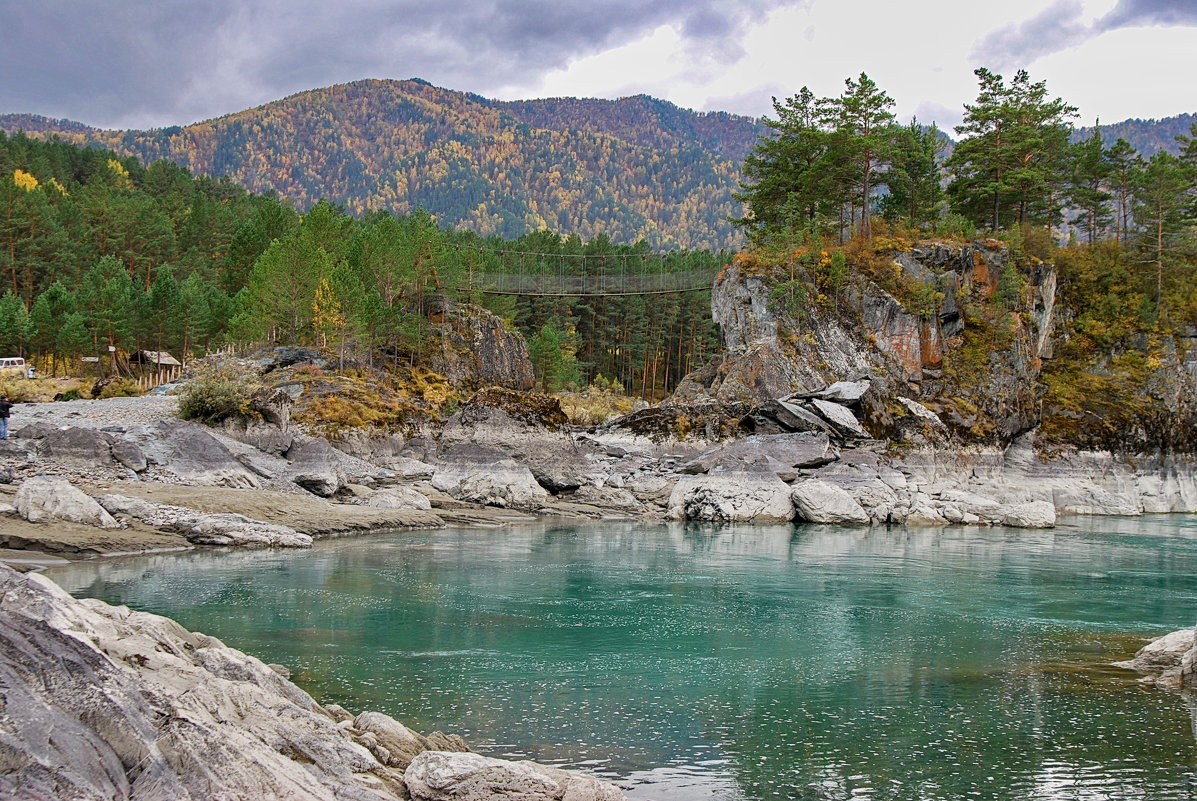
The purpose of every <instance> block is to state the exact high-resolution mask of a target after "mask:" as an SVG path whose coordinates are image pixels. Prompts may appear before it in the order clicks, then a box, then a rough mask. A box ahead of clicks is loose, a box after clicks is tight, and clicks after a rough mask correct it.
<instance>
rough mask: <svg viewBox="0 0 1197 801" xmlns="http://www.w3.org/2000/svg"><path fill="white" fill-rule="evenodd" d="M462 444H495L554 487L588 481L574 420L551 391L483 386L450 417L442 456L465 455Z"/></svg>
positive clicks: (573, 486) (449, 458) (571, 486)
mask: <svg viewBox="0 0 1197 801" xmlns="http://www.w3.org/2000/svg"><path fill="white" fill-rule="evenodd" d="M463 445H465V446H479V447H482V448H489V449H493V450H495V451H498V452H500V453H502V454H503V456H504V457H507V458H509V459H512V460H514V461H516V462H518V463H520V464H522V465H526V466H527V467H528V469H530V470H531V471H532V474H533V475H534V476H535V477H536V480H537V481H538V482H539V483H540V484H541V486H543V487H544V488H545V489H547V490H550V491H553V492H561V491H564V490H572V489H576V488H578V487H579V486H581V485H582V484H583V483H584V482H585V477H584V475H583V473H582V471H581V469H580V463H581V454H580V453H579V451H578V446H577V444H576V443H575V442H574V439H573V436H572V433H571V431H570V427H569V420H568V419H567V418H566V416H565V413H564V412H563V411H562V410H561V404H560V402H559V401H558V400H557V399H556V398H554V397H552V396H550V395H543V394H541V393H538V392H516V391H514V390H509V389H502V388H499V387H490V388H487V389H484V390H482V391H480V392H478V393H477V394H475V395H474V396H473V397H472V398H470V399H469V400H468V401H466V402H465V403H463V404H462V406H461V408H460V409H458V410H457V412H455V413H454V414H453V416H452V417H450V418H449V420H448V421H447V422H446V423H445V427H444V429H443V430H442V431H441V435H440V446H439V451H438V454H439V455H438V458H439V459H441V460H445V461H460V459H459V458H457V456H455V454H458V455H459V454H460V452H461V448H460V446H463Z"/></svg>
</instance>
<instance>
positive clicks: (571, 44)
mask: <svg viewBox="0 0 1197 801" xmlns="http://www.w3.org/2000/svg"><path fill="white" fill-rule="evenodd" d="M1195 53H1197V0H1055V1H1054V2H1050V3H1044V2H1041V0H1004V1H1003V2H1000V3H997V2H994V3H984V4H981V3H973V2H962V0H856V2H852V0H738V1H735V0H646V1H643V2H642V1H641V0H457V1H456V2H455V1H454V0H440V2H431V1H430V0H339V1H338V0H0V113H14V112H30V113H35V114H43V115H46V116H49V117H66V118H69V119H73V120H77V121H80V122H84V123H88V124H90V125H95V126H100V127H111V128H133V127H136V128H145V127H155V126H166V125H183V124H187V123H190V122H195V121H198V120H202V119H207V118H210V117H214V116H219V115H221V114H227V113H230V112H234V111H239V110H241V109H244V108H249V107H251V106H255V105H259V104H262V103H265V102H269V101H271V100H276V99H278V98H281V97H284V96H286V95H288V94H292V93H295V92H299V91H303V90H305V89H313V88H317V87H323V86H330V85H332V84H336V83H343V82H346V81H352V80H357V79H360V78H411V77H418V78H423V79H425V80H427V81H430V82H432V83H434V84H436V85H438V86H443V87H446V88H450V89H460V90H464V91H470V92H476V93H478V94H481V95H484V96H486V97H494V98H501V99H526V98H536V97H556V96H567V95H568V96H575V97H608V98H616V97H623V96H626V95H632V94H639V93H646V94H650V95H653V96H655V97H660V98H664V99H666V100H671V101H673V102H674V103H677V104H678V105H681V106H684V107H687V108H693V109H698V110H721V111H731V112H735V113H739V114H747V115H751V116H760V115H762V114H766V113H769V112H771V105H770V97H771V96H773V95H777V96H779V97H785V96H789V95H791V94H793V93H794V92H796V91H797V90H798V89H799V88H801V87H802V86H804V85H805V86H809V87H810V88H811V89H812V90H813V91H814V92H815V93H816V94H818V95H822V96H826V95H835V94H838V93H839V92H840V91H841V89H842V88H843V80H844V78H845V77H847V76H849V75H853V76H854V75H857V74H859V73H860V72H861V71H864V72H867V73H868V74H869V76H870V77H872V78H873V80H875V81H876V82H877V83H878V84H879V85H880V86H881V88H883V89H885V90H886V91H887V92H888V93H889V94H890V95H891V96H892V97H894V99H895V100H896V101H897V106H896V111H897V112H898V114H899V116H900V117H901V118H903V119H909V118H910V117H911V115H915V114H917V116H918V118H919V119H920V120H921V121H923V122H931V121H936V122H938V123H939V124H940V126H941V127H945V128H947V127H950V126H952V125H955V124H957V123H958V122H959V121H960V118H961V115H962V104H963V103H965V102H970V101H971V100H972V99H973V98H974V97H975V95H976V79H975V77H974V76H973V74H972V70H973V69H974V68H975V67H977V66H987V67H989V68H991V69H993V70H996V71H998V72H1001V73H1002V74H1004V75H1007V76H1009V75H1012V74H1013V72H1014V71H1015V70H1017V69H1020V68H1024V69H1027V70H1028V71H1029V72H1030V73H1031V77H1032V79H1034V80H1046V81H1047V84H1048V89H1049V91H1050V92H1051V93H1052V95H1053V96H1060V97H1063V98H1064V99H1065V100H1067V101H1069V102H1070V103H1072V104H1073V105H1075V106H1078V107H1079V108H1080V114H1081V116H1080V118H1079V120H1078V124H1091V123H1092V122H1093V120H1094V119H1095V118H1100V119H1101V120H1103V121H1105V122H1117V121H1119V120H1123V119H1126V118H1128V117H1143V118H1147V117H1167V116H1172V115H1175V114H1181V113H1184V112H1197V80H1194V75H1195V74H1197V55H1194V54H1195Z"/></svg>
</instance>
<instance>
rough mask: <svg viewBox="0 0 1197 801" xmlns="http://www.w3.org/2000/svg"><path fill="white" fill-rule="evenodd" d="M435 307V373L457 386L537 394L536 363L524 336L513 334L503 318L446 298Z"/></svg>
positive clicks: (433, 361)
mask: <svg viewBox="0 0 1197 801" xmlns="http://www.w3.org/2000/svg"><path fill="white" fill-rule="evenodd" d="M435 302H436V304H437V307H436V308H435V309H433V310H432V313H431V318H432V320H433V328H432V332H431V340H432V342H433V343H434V344H435V345H436V346H438V347H436V349H435V350H434V351H433V353H432V356H431V359H432V363H431V367H432V370H433V371H434V372H437V373H440V374H441V375H443V376H445V378H447V379H448V380H449V382H450V383H451V384H453V385H454V386H458V387H467V388H470V389H478V388H481V387H485V386H499V387H506V388H508V389H516V390H529V389H532V387H533V385H534V382H535V376H534V375H533V373H532V360H531V359H530V358H529V357H528V344H527V343H526V342H525V341H524V338H523V337H522V336H520V334H519V333H516V332H512V331H508V330H507V327H506V326H504V325H503V320H502V319H501V318H500V317H499V316H498V315H496V314H494V313H493V312H491V311H489V310H487V309H484V308H482V307H481V306H474V305H472V304H469V303H460V304H459V303H452V302H450V301H449V300H448V299H447V298H444V297H441V298H438V299H437V300H436V301H435Z"/></svg>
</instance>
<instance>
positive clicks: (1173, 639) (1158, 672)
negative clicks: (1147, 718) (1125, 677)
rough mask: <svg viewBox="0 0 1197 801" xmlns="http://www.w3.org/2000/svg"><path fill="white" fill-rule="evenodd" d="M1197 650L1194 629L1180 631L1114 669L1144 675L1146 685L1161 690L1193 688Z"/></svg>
mask: <svg viewBox="0 0 1197 801" xmlns="http://www.w3.org/2000/svg"><path fill="white" fill-rule="evenodd" d="M1195 648H1197V642H1195V639H1194V631H1193V629H1180V630H1179V631H1174V632H1172V633H1170V634H1165V635H1164V636H1163V637H1160V638H1158V639H1156V640H1153V641H1152V642H1150V643H1148V644H1147V645H1145V646H1143V647H1142V648H1140V649H1139V650H1138V652H1137V653H1135V658H1134V659H1130V660H1127V661H1126V662H1115V663H1114V666H1115V667H1120V668H1126V669H1127V670H1134V671H1136V672H1138V673H1142V674H1144V679H1143V680H1144V681H1145V682H1149V683H1152V684H1155V685H1157V686H1159V687H1169V688H1172V689H1178V688H1180V687H1181V686H1182V685H1183V686H1192V678H1193V662H1194V659H1193V657H1194V649H1195ZM1186 674H1187V675H1186ZM1186 678H1187V679H1189V681H1188V683H1187V684H1185V681H1184V680H1185V679H1186Z"/></svg>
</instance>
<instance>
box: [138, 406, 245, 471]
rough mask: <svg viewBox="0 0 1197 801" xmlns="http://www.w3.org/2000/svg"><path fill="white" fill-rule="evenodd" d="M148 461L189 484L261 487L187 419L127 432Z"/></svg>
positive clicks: (211, 437) (215, 441) (209, 435)
mask: <svg viewBox="0 0 1197 801" xmlns="http://www.w3.org/2000/svg"><path fill="white" fill-rule="evenodd" d="M126 438H127V439H129V440H131V441H133V442H134V443H136V445H137V446H138V447H139V448H140V449H141V451H142V452H143V453H144V454H145V458H146V461H147V462H148V463H149V464H150V465H151V466H152V467H155V468H158V469H160V470H162V471H163V472H165V473H168V474H170V475H171V476H173V477H174V478H176V479H177V480H179V481H181V482H183V483H187V484H198V485H201V486H209V487H233V488H237V487H241V488H251V487H257V486H259V484H260V482H259V480H258V477H257V476H255V475H254V474H253V473H252V472H251V471H249V470H248V469H246V467H245V466H244V465H242V464H241V462H239V461H237V459H236V457H234V456H233V454H232V452H231V451H230V450H229V449H228V448H227V447H226V446H225V445H224V444H223V443H222V442H220V440H218V439H216V437H214V436H212V434H211V432H209V431H208V429H207V428H205V427H204V426H202V425H200V424H199V423H191V422H188V421H186V420H174V419H167V420H160V421H158V422H156V423H154V424H152V425H149V426H137V427H134V428H131V429H129V431H128V432H126Z"/></svg>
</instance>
